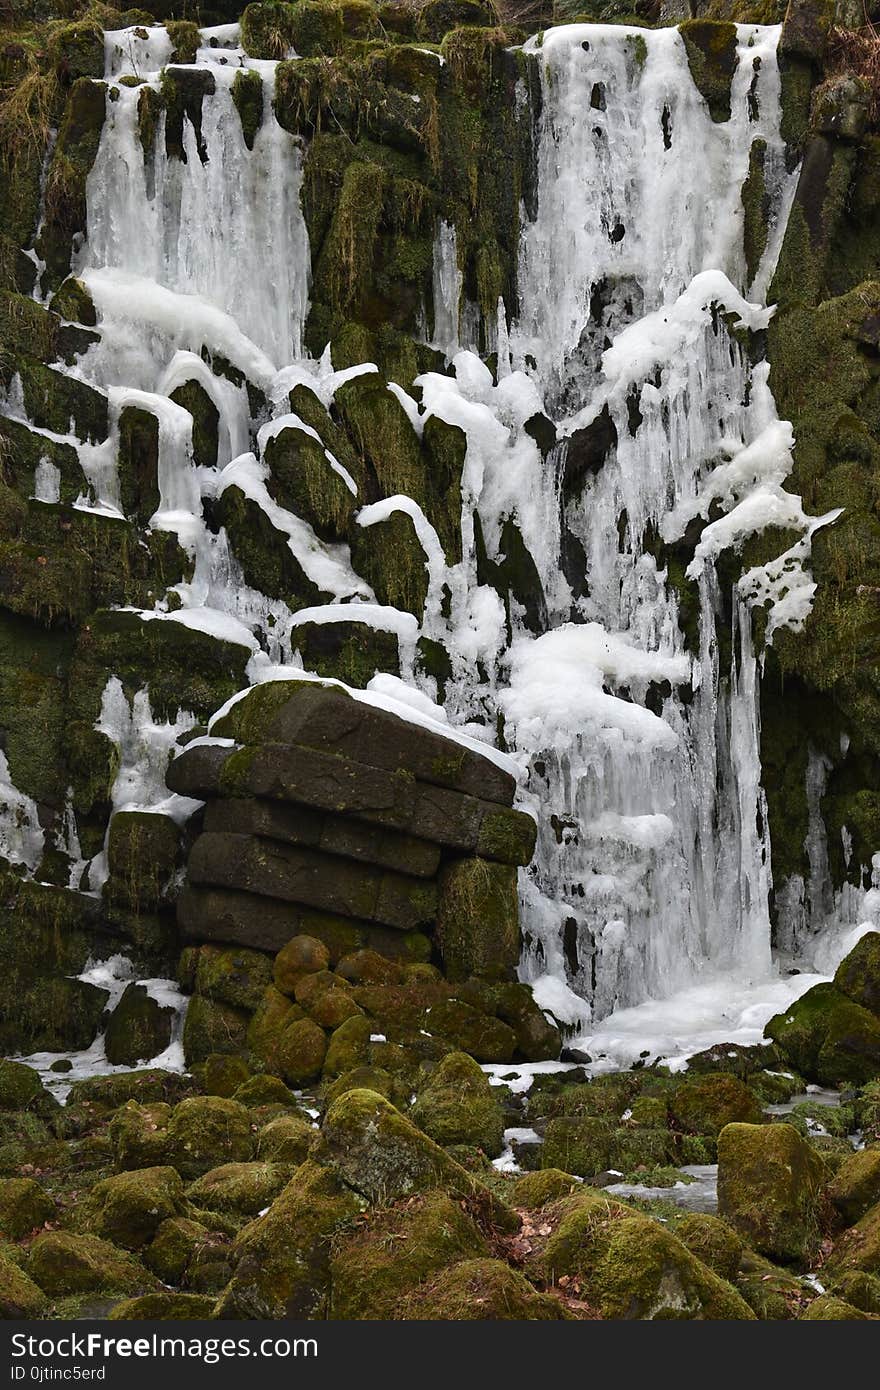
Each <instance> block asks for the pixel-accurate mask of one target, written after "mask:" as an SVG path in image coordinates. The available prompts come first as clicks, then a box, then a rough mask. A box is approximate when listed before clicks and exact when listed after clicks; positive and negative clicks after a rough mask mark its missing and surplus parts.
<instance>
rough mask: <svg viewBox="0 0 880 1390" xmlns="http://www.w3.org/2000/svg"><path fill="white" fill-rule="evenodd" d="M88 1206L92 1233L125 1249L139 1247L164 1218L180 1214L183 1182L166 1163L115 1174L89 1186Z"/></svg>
mask: <svg viewBox="0 0 880 1390" xmlns="http://www.w3.org/2000/svg"><path fill="white" fill-rule="evenodd" d="M88 1206H89V1226H90V1228H91V1230H92V1231H93V1232H94V1234H95V1235H98V1236H101V1237H102V1238H103V1239H104V1240H109V1241H111V1242H112V1243H113V1244H114V1245H119V1246H122V1247H123V1248H124V1249H126V1250H141V1249H142V1248H143V1247H144V1246H145V1245H149V1243H150V1241H151V1240H152V1239H153V1237H154V1235H155V1234H156V1231H157V1230H158V1228H159V1227H160V1226H161V1224H162V1222H163V1221H167V1220H169V1219H170V1218H171V1217H174V1216H182V1215H183V1212H184V1207H185V1203H184V1196H183V1183H182V1182H181V1180H180V1174H179V1173H178V1172H177V1171H176V1170H175V1169H174V1168H170V1167H167V1166H166V1167H159V1168H141V1169H139V1170H138V1171H137V1172H130V1173H118V1174H117V1175H116V1176H115V1177H112V1178H104V1179H103V1181H101V1182H99V1183H97V1184H96V1185H95V1187H93V1188H92V1191H91V1192H90V1194H89V1199H88Z"/></svg>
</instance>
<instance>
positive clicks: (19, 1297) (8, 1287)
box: [0, 1255, 48, 1322]
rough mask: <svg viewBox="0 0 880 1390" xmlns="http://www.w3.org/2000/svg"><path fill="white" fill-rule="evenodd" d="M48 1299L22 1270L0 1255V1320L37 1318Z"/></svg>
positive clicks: (43, 1309) (43, 1310)
mask: <svg viewBox="0 0 880 1390" xmlns="http://www.w3.org/2000/svg"><path fill="white" fill-rule="evenodd" d="M47 1303H48V1299H47V1298H46V1295H45V1294H44V1293H43V1290H42V1289H41V1288H39V1287H38V1285H36V1284H35V1283H34V1281H33V1279H31V1278H30V1277H29V1276H28V1275H27V1274H25V1272H24V1270H23V1269H19V1267H18V1265H16V1264H13V1263H12V1261H11V1260H7V1259H5V1258H4V1256H3V1255H0V1319H2V1320H3V1321H4V1322H8V1321H11V1320H13V1319H20V1318H38V1317H39V1316H40V1314H41V1313H43V1312H45V1310H46V1305H47Z"/></svg>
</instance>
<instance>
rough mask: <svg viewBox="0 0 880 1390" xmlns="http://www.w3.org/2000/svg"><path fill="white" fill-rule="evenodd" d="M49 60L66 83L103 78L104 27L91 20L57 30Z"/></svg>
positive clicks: (50, 45) (50, 46) (51, 41)
mask: <svg viewBox="0 0 880 1390" xmlns="http://www.w3.org/2000/svg"><path fill="white" fill-rule="evenodd" d="M49 60H50V62H51V63H52V64H53V65H54V67H55V72H56V74H57V76H58V78H59V80H60V81H61V82H62V84H63V85H64V86H69V85H70V84H71V83H73V82H75V81H76V80H77V78H80V77H103V76H104V33H103V30H102V29H101V28H100V26H99V25H98V24H95V23H94V22H90V21H88V20H86V21H84V22H81V23H77V24H68V25H65V26H64V27H63V28H61V29H56V30H54V32H53V33H52V35H51V38H50V40H49Z"/></svg>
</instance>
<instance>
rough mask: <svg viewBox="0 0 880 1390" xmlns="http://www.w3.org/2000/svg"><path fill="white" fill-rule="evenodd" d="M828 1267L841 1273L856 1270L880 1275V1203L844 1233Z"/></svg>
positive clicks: (835, 1247) (832, 1253)
mask: <svg viewBox="0 0 880 1390" xmlns="http://www.w3.org/2000/svg"><path fill="white" fill-rule="evenodd" d="M828 1267H829V1269H835V1270H837V1271H839V1272H841V1273H843V1272H845V1271H847V1270H853V1269H854V1270H862V1271H864V1272H865V1273H867V1274H880V1203H876V1204H875V1205H874V1206H873V1207H871V1208H869V1210H868V1211H866V1212H865V1215H864V1216H863V1217H861V1218H860V1220H858V1221H857V1222H856V1224H855V1225H854V1226H851V1227H850V1229H849V1230H848V1231H844V1233H843V1235H842V1236H841V1237H840V1238H839V1240H838V1241H837V1242H836V1243H835V1246H834V1249H833V1250H832V1252H831V1256H830V1258H829V1260H828Z"/></svg>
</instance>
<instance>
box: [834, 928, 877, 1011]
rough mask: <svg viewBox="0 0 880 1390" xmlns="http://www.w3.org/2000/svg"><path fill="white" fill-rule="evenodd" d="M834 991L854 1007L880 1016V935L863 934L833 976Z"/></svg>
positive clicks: (873, 932) (874, 933)
mask: <svg viewBox="0 0 880 1390" xmlns="http://www.w3.org/2000/svg"><path fill="white" fill-rule="evenodd" d="M834 987H835V989H838V990H839V991H840V993H841V994H845V995H846V997H847V999H851V1000H852V1001H853V1003H854V1004H859V1005H860V1006H861V1007H862V1008H863V1009H868V1010H869V1012H870V1013H872V1014H877V1015H880V932H876V931H872V932H866V934H865V935H864V936H863V937H862V938H861V940H860V941H858V942H857V943H856V945H855V946H854V947H853V949H852V950H851V951H850V953H849V955H848V956H846V957H844V959H843V960H842V961H841V962H840V965H839V966H838V967H837V970H836V971H835V974H834Z"/></svg>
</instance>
